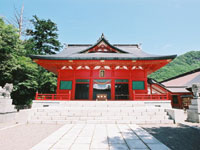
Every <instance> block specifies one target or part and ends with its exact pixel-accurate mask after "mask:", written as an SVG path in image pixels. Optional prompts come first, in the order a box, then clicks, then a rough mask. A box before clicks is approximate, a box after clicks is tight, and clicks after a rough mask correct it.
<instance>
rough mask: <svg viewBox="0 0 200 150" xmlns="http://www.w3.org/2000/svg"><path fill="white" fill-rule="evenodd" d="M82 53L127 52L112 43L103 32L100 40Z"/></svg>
mask: <svg viewBox="0 0 200 150" xmlns="http://www.w3.org/2000/svg"><path fill="white" fill-rule="evenodd" d="M80 53H127V52H125V51H123V50H120V49H118V48H117V47H114V46H113V45H111V44H110V43H109V42H108V41H107V40H106V39H105V37H104V35H103V34H102V36H101V38H100V39H99V40H98V42H97V43H96V44H95V45H93V46H91V47H90V48H88V49H86V50H84V51H82V52H80Z"/></svg>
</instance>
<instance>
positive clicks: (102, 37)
mask: <svg viewBox="0 0 200 150" xmlns="http://www.w3.org/2000/svg"><path fill="white" fill-rule="evenodd" d="M102 39H104V40H105V41H108V40H107V39H106V38H105V36H104V33H102V34H101V37H100V38H99V39H98V40H97V43H98V42H100V41H101V40H102Z"/></svg>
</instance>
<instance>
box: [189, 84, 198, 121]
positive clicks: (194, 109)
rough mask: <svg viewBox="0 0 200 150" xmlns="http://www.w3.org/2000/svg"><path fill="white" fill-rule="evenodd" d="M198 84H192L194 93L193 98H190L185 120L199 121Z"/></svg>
mask: <svg viewBox="0 0 200 150" xmlns="http://www.w3.org/2000/svg"><path fill="white" fill-rule="evenodd" d="M199 91H200V84H193V85H192V92H193V94H194V98H193V99H192V100H191V105H189V109H188V110H187V120H188V121H190V122H197V123H200V97H199Z"/></svg>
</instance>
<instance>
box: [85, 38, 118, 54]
mask: <svg viewBox="0 0 200 150" xmlns="http://www.w3.org/2000/svg"><path fill="white" fill-rule="evenodd" d="M86 53H119V51H117V50H115V49H113V48H111V47H110V46H109V45H107V44H106V43H105V42H104V41H101V42H100V43H99V44H98V45H96V46H95V47H93V48H92V49H89V50H88V51H87V52H86Z"/></svg>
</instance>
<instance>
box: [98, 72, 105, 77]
mask: <svg viewBox="0 0 200 150" xmlns="http://www.w3.org/2000/svg"><path fill="white" fill-rule="evenodd" d="M99 77H101V78H102V77H105V70H100V71H99Z"/></svg>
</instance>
